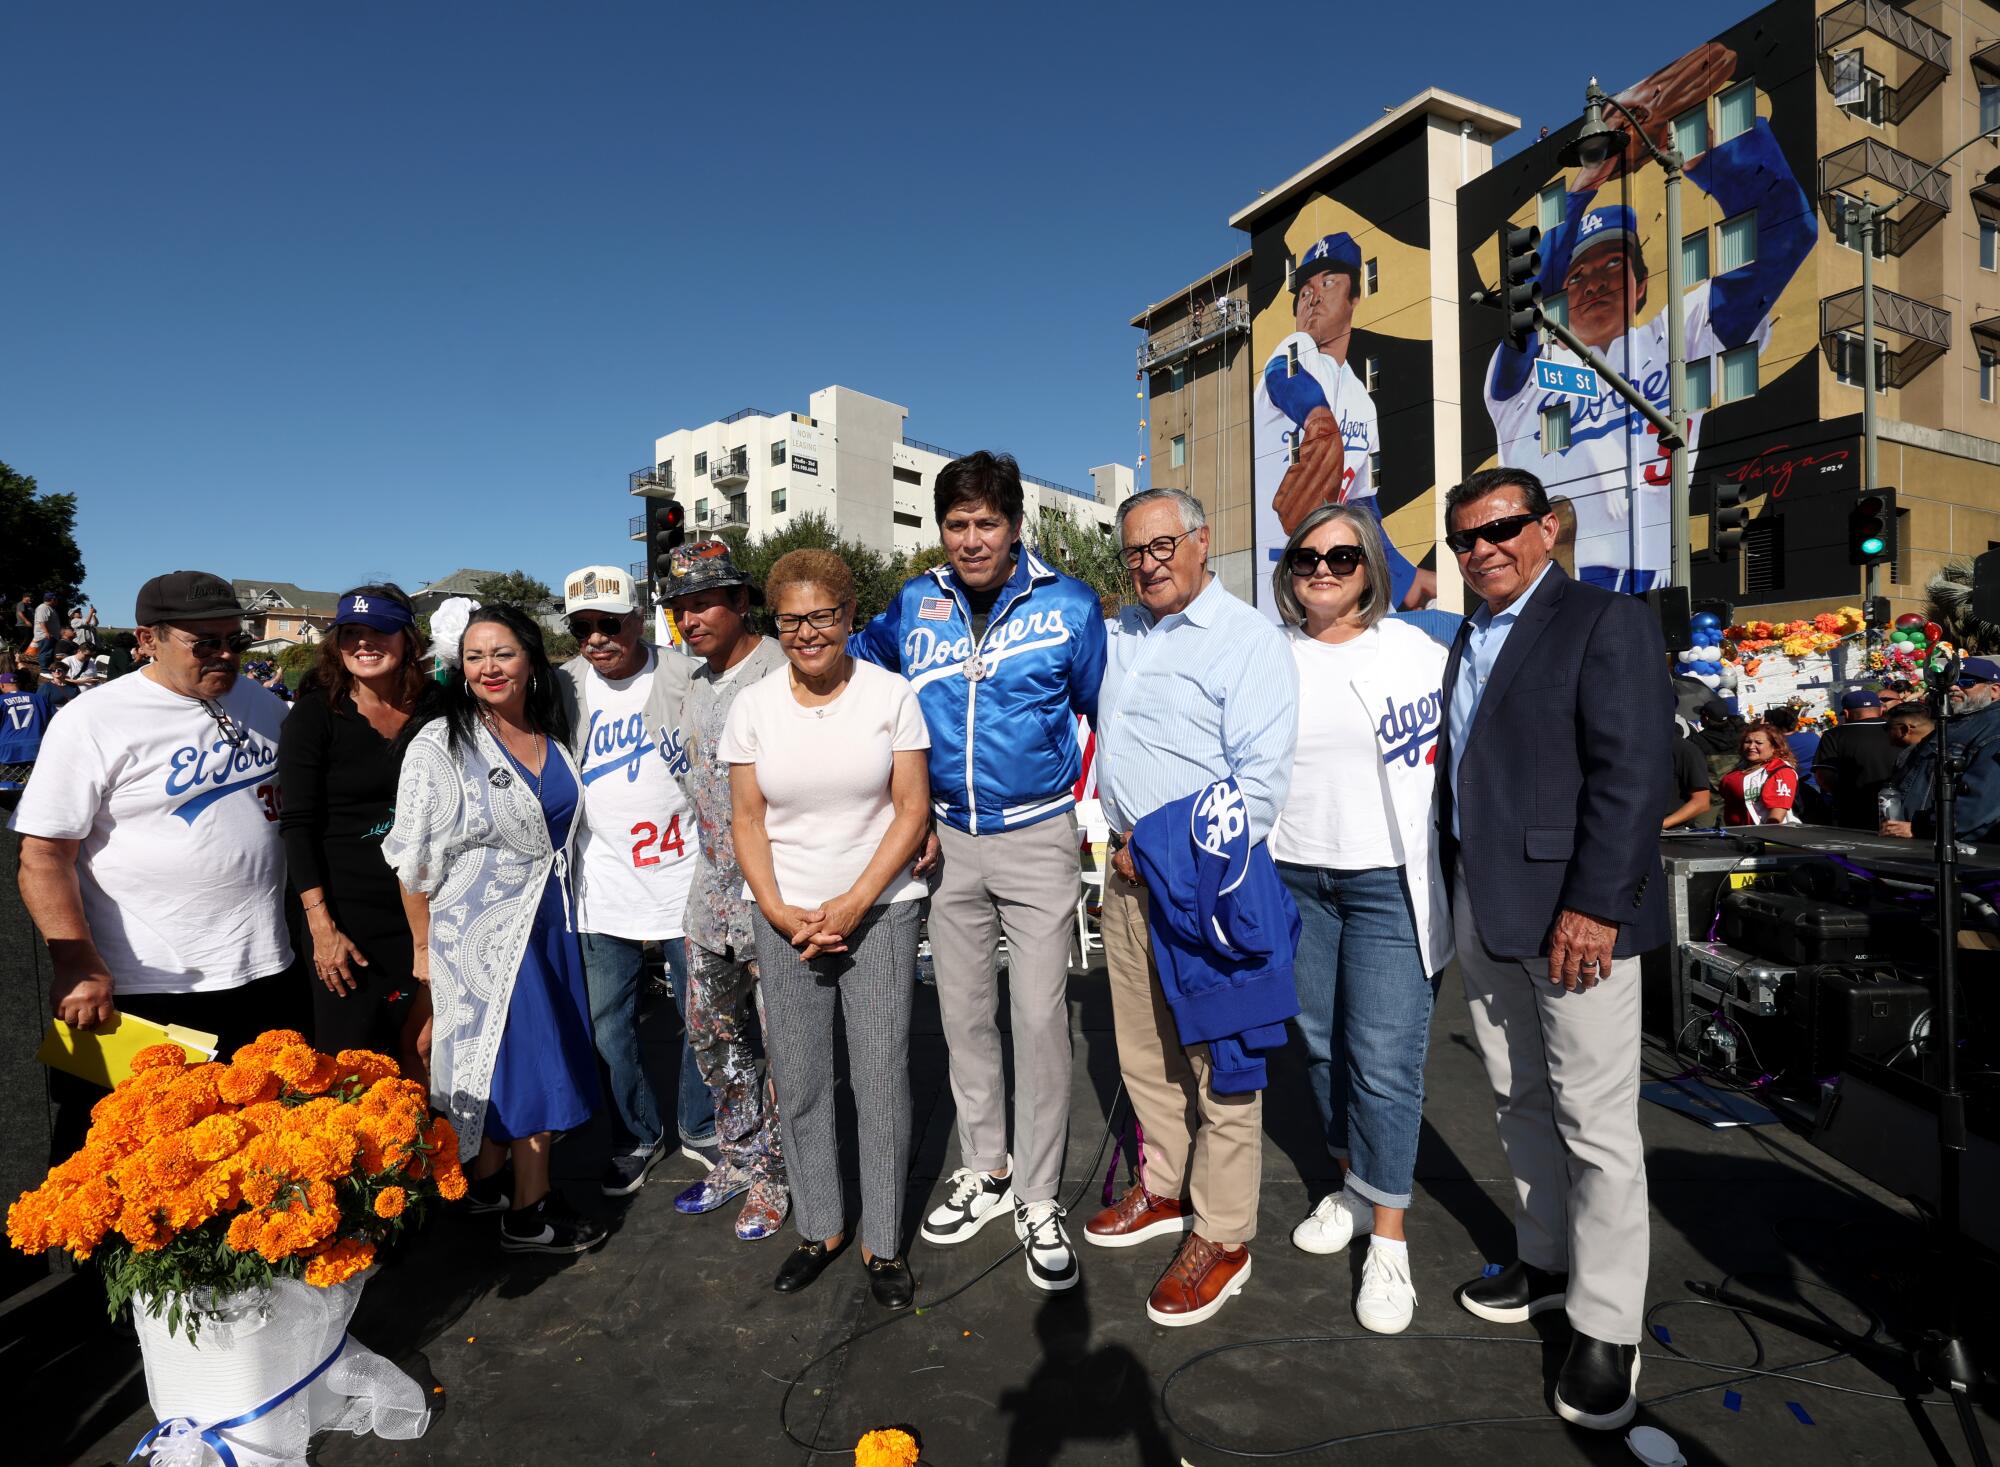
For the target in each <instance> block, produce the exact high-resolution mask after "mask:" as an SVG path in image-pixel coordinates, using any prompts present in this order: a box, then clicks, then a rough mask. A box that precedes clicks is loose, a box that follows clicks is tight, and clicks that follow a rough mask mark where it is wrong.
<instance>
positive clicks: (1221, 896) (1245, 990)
mask: <svg viewBox="0 0 2000 1467" xmlns="http://www.w3.org/2000/svg"><path fill="white" fill-rule="evenodd" d="M1132 855H1133V859H1134V860H1135V861H1136V863H1137V864H1138V867H1139V874H1140V875H1141V876H1142V877H1143V878H1144V879H1145V882H1146V896H1147V902H1146V928H1147V932H1148V934H1149V935H1150V936H1151V938H1152V943H1153V962H1154V964H1155V965H1156V966H1157V967H1158V968H1159V970H1160V986H1161V988H1162V989H1164V990H1165V993H1166V999H1167V1007H1168V1008H1169V1009H1170V1010H1172V1011H1173V1016H1174V1027H1175V1029H1177V1030H1178V1031H1179V1033H1180V1037H1181V1044H1182V1045H1183V1046H1184V1047H1185V1046H1187V1045H1192V1044H1206V1045H1207V1046H1208V1054H1209V1062H1210V1064H1211V1066H1212V1069H1213V1073H1212V1075H1211V1077H1210V1080H1209V1084H1210V1086H1211V1087H1212V1088H1213V1089H1214V1090H1215V1092H1216V1093H1217V1094H1219V1095H1240V1094H1243V1093H1246V1092H1248V1091H1252V1090H1262V1089H1263V1088H1264V1084H1265V1074H1264V1058H1263V1057H1264V1054H1265V1052H1266V1051H1269V1050H1273V1049H1277V1048H1279V1047H1281V1046H1282V1045H1283V1044H1284V1042H1285V1021H1286V1020H1287V1019H1289V1018H1291V1017H1293V1016H1294V1015H1295V1014H1297V1013H1298V1011H1299V995H1298V990H1297V989H1296V988H1295V987H1294V986H1293V983H1292V957H1293V955H1294V954H1295V953H1296V952H1297V951H1298V947H1299V909H1298V907H1297V906H1296V905H1295V904H1294V903H1293V901H1292V894H1291V893H1290V892H1288V891H1287V890H1285V884H1284V882H1282V881H1281V880H1279V879H1278V868H1277V867H1276V866H1275V865H1274V864H1272V861H1271V855H1270V852H1268V851H1266V850H1265V849H1264V845H1263V842H1261V841H1259V842H1257V843H1255V844H1252V843H1251V840H1250V821H1249V815H1248V812H1247V811H1246V810H1245V809H1244V805H1243V792H1242V791H1241V790H1240V789H1238V788H1237V786H1236V781H1235V780H1234V779H1224V780H1219V781H1217V782H1216V783H1214V784H1212V785H1209V786H1208V787H1207V788H1206V789H1203V790H1200V791H1198V792H1197V793H1195V794H1192V795H1188V796H1186V797H1184V798H1182V799H1179V800H1175V801H1173V802H1172V803H1171V804H1167V805H1163V806H1161V807H1160V808H1159V809H1157V810H1155V811H1154V812H1153V813H1152V814H1150V815H1147V816H1144V817H1143V818H1141V819H1140V821H1139V823H1138V824H1137V825H1135V826H1134V827H1133V829H1132Z"/></svg>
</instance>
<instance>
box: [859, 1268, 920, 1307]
mask: <svg viewBox="0 0 2000 1467" xmlns="http://www.w3.org/2000/svg"><path fill="white" fill-rule="evenodd" d="M868 1292H869V1293H871V1294H873V1295H874V1296H875V1302H876V1303H877V1304H880V1305H881V1306H882V1307H883V1308H884V1309H908V1308H909V1307H910V1303H911V1301H912V1300H914V1299H915V1298H916V1297H917V1280H916V1277H915V1276H914V1275H913V1274H912V1273H911V1272H910V1265H909V1264H907V1263H905V1262H904V1261H903V1260H902V1259H900V1258H871V1259H869V1260H868Z"/></svg>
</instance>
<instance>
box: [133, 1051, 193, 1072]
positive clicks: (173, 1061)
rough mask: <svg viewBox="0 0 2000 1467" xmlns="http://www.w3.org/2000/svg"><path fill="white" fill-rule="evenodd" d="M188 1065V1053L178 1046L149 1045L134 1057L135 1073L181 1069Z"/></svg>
mask: <svg viewBox="0 0 2000 1467" xmlns="http://www.w3.org/2000/svg"><path fill="white" fill-rule="evenodd" d="M186 1063H187V1051H186V1050H184V1049H182V1048H181V1047H180V1046H179V1045H178V1044H149V1045H147V1046H146V1047H145V1048H144V1049H142V1050H140V1051H139V1052H138V1053H137V1054H135V1055H133V1056H132V1070H133V1073H135V1074H136V1073H138V1072H139V1071H140V1070H160V1069H175V1070H177V1069H179V1068H181V1067H182V1066H183V1065H185V1064H186Z"/></svg>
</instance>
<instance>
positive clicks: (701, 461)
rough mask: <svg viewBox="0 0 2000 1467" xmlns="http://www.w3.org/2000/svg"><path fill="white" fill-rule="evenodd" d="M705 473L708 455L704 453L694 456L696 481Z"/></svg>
mask: <svg viewBox="0 0 2000 1467" xmlns="http://www.w3.org/2000/svg"><path fill="white" fill-rule="evenodd" d="M707 472H708V455H707V454H705V453H698V454H696V455H695V456H694V476H695V477H696V478H697V479H699V478H700V477H701V476H702V475H703V474H705V473H707Z"/></svg>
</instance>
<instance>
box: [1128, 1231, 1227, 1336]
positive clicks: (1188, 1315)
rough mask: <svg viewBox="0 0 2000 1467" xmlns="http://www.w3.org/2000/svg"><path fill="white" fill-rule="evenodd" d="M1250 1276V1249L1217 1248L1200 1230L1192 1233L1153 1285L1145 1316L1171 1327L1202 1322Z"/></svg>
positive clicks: (1154, 1321) (1155, 1322)
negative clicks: (1171, 1263) (1171, 1264)
mask: <svg viewBox="0 0 2000 1467" xmlns="http://www.w3.org/2000/svg"><path fill="white" fill-rule="evenodd" d="M1249 1277H1250V1250H1249V1249H1248V1248H1245V1247H1237V1248H1229V1249H1224V1248H1218V1247H1217V1246H1216V1245H1215V1244H1213V1243H1211V1242H1209V1241H1208V1239H1206V1238H1204V1237H1203V1236H1202V1235H1201V1234H1200V1233H1190V1234H1188V1239H1187V1241H1186V1242H1185V1243H1183V1244H1181V1251H1180V1252H1179V1253H1177V1254H1175V1255H1174V1261H1173V1266H1172V1267H1170V1268H1169V1269H1168V1270H1167V1271H1166V1273H1165V1274H1164V1275H1163V1276H1162V1277H1161V1279H1160V1281H1159V1282H1158V1283H1157V1284H1155V1285H1153V1297H1152V1298H1150V1299H1148V1300H1147V1301H1146V1318H1148V1319H1150V1320H1152V1321H1153V1323H1154V1324H1164V1325H1168V1326H1175V1325H1183V1324H1200V1323H1201V1322H1202V1321H1203V1320H1204V1319H1207V1318H1208V1317H1209V1316H1211V1315H1212V1314H1214V1313H1215V1311H1216V1310H1218V1309H1220V1308H1221V1307H1222V1306H1223V1304H1224V1303H1225V1302H1227V1301H1228V1300H1229V1299H1230V1298H1231V1297H1232V1296H1234V1295H1236V1294H1240V1293H1242V1292H1243V1284H1244V1281H1245V1280H1247V1279H1248V1278H1249Z"/></svg>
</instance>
